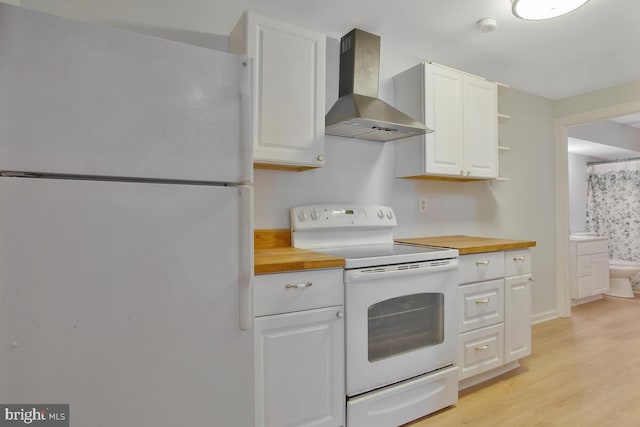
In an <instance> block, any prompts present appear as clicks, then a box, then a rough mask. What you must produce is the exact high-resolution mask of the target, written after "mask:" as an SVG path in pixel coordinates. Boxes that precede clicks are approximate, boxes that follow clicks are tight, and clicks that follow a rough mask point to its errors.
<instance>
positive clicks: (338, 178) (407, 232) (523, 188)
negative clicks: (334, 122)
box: [255, 39, 556, 316]
mask: <svg viewBox="0 0 640 427" xmlns="http://www.w3.org/2000/svg"><path fill="white" fill-rule="evenodd" d="M338 57H339V55H338V42H337V40H334V39H329V40H328V45H327V61H328V63H327V97H326V98H327V99H326V110H328V109H329V108H330V107H331V105H333V102H334V101H335V100H336V99H337V96H338V95H337V79H338V66H337V65H338ZM420 60H421V59H420V58H415V57H411V56H405V55H403V54H402V52H401V51H400V48H398V47H396V46H388V45H385V44H384V42H383V43H382V46H381V71H380V74H381V78H380V97H381V98H382V99H383V100H385V101H387V102H390V103H393V84H392V80H391V78H392V76H393V75H394V74H396V73H398V72H400V71H403V70H405V69H407V68H409V67H411V66H413V65H415V64H416V63H418V62H419V61H420ZM500 104H501V111H504V112H505V113H507V114H509V115H511V119H510V120H508V121H507V122H505V123H503V124H501V125H500V143H501V144H502V145H507V146H510V147H511V150H510V151H507V152H504V153H502V154H500V160H501V175H504V176H508V177H510V178H511V179H512V180H511V181H509V182H497V183H494V184H493V185H490V184H489V183H487V182H467V183H465V182H445V181H425V180H409V179H397V178H394V171H393V167H394V157H393V154H394V153H393V144H394V143H393V142H387V143H380V142H372V141H363V140H355V139H347V138H339V137H332V136H327V138H326V156H325V158H326V166H325V167H324V168H322V169H317V170H311V171H306V172H298V173H292V172H281V171H272V170H257V171H256V172H255V187H256V213H255V217H256V228H289V217H288V209H289V207H291V206H295V205H299V204H308V203H320V202H363V203H380V204H385V205H389V206H391V207H393V209H394V210H395V212H396V215H397V218H398V222H399V226H398V228H397V229H396V230H395V236H396V237H407V236H413V237H417V236H434V235H446V234H468V235H479V236H488V237H504V238H512V239H526V240H536V241H537V244H538V245H537V248H536V249H534V262H533V274H534V276H535V278H536V282H535V286H534V288H533V313H534V315H540V316H542V315H544V314H548V313H552V312H555V308H556V296H555V293H556V289H555V265H554V262H555V260H554V253H555V247H554V244H555V242H554V236H555V234H554V226H555V217H554V212H555V210H554V201H553V196H554V185H555V181H554V173H553V168H554V162H553V158H554V154H553V117H554V102H553V101H551V100H548V99H545V98H541V97H538V96H534V95H530V94H527V93H525V92H521V91H518V90H517V89H511V90H509V91H508V92H507V93H506V94H505V95H504V96H501V99H500ZM401 143H402V141H397V142H396V144H401ZM419 196H423V197H426V198H427V201H428V211H427V213H426V214H420V213H419V212H418V197H419Z"/></svg>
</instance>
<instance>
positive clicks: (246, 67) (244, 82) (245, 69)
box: [240, 55, 253, 184]
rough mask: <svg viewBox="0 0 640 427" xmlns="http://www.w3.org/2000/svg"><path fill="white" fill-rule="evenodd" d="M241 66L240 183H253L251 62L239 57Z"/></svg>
mask: <svg viewBox="0 0 640 427" xmlns="http://www.w3.org/2000/svg"><path fill="white" fill-rule="evenodd" d="M240 58H241V59H240V62H241V65H242V73H241V75H242V78H241V79H240V83H241V84H240V110H241V117H242V121H241V126H242V129H241V134H240V137H241V138H242V142H241V145H240V151H241V153H240V159H241V160H242V164H241V165H240V183H242V184H251V183H253V137H252V135H253V115H252V114H253V112H252V110H253V109H252V104H251V94H252V93H253V89H252V87H251V84H252V82H253V60H252V59H249V58H247V57H246V56H245V55H240Z"/></svg>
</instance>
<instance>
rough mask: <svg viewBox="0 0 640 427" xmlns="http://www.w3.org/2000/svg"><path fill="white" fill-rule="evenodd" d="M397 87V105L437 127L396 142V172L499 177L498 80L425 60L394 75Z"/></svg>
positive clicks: (401, 174) (462, 177) (403, 174)
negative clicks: (428, 132) (431, 130)
mask: <svg viewBox="0 0 640 427" xmlns="http://www.w3.org/2000/svg"><path fill="white" fill-rule="evenodd" d="M393 87H394V102H395V105H396V107H397V108H398V109H400V110H401V111H404V112H405V113H407V114H409V115H412V116H413V117H414V118H416V119H417V120H424V123H425V125H427V127H430V128H431V129H433V130H434V132H433V133H430V134H427V135H420V136H415V137H412V138H407V139H404V140H402V141H397V142H396V143H394V150H395V163H396V176H397V177H414V178H419V177H425V176H426V177H429V178H432V179H452V178H453V179H455V180H462V181H467V180H474V179H491V178H496V177H497V175H498V107H497V103H498V93H497V85H496V83H494V82H490V81H487V80H486V79H484V78H482V77H477V76H474V75H471V74H467V73H465V72H463V71H458V70H455V69H453V68H449V67H446V66H443V65H439V64H435V63H421V64H418V65H416V66H415V67H412V68H410V69H408V70H405V71H403V72H402V73H400V74H398V75H396V76H394V78H393ZM438 177H440V178H438Z"/></svg>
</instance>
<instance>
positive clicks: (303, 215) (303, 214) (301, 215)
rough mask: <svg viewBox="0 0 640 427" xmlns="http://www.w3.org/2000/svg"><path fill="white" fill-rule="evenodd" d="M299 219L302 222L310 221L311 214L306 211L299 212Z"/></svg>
mask: <svg viewBox="0 0 640 427" xmlns="http://www.w3.org/2000/svg"><path fill="white" fill-rule="evenodd" d="M298 219H299V220H300V221H306V220H307V219H309V214H308V213H306V212H305V211H300V212H298Z"/></svg>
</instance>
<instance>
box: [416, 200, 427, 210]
mask: <svg viewBox="0 0 640 427" xmlns="http://www.w3.org/2000/svg"><path fill="white" fill-rule="evenodd" d="M418 211H419V212H420V213H421V214H425V213H427V198H426V197H418Z"/></svg>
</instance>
